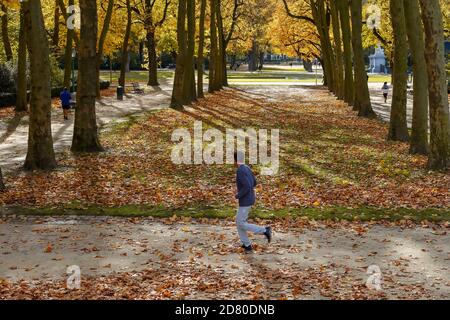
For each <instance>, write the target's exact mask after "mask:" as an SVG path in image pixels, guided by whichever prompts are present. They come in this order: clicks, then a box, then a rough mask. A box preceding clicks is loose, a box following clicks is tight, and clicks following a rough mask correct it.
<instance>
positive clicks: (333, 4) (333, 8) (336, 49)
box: [330, 1, 345, 100]
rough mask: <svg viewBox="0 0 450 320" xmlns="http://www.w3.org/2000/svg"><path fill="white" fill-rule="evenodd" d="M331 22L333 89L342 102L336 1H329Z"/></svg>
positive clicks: (340, 44)
mask: <svg viewBox="0 0 450 320" xmlns="http://www.w3.org/2000/svg"><path fill="white" fill-rule="evenodd" d="M330 12H331V21H332V26H333V39H334V53H335V62H336V63H335V70H336V73H335V87H336V96H337V97H338V99H340V100H344V98H345V92H344V70H343V67H344V58H343V53H342V38H341V24H340V22H339V11H338V8H337V3H336V1H330Z"/></svg>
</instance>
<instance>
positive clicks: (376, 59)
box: [369, 45, 387, 73]
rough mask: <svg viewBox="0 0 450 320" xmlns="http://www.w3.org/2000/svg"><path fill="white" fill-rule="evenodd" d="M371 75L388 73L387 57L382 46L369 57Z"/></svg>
mask: <svg viewBox="0 0 450 320" xmlns="http://www.w3.org/2000/svg"><path fill="white" fill-rule="evenodd" d="M369 59H370V68H369V71H370V72H371V73H387V68H386V55H385V54H384V50H383V48H381V47H380V45H378V46H377V48H376V49H375V53H374V54H372V55H370V56H369Z"/></svg>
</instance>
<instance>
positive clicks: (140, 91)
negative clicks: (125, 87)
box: [132, 82, 144, 94]
mask: <svg viewBox="0 0 450 320" xmlns="http://www.w3.org/2000/svg"><path fill="white" fill-rule="evenodd" d="M132 84H133V93H137V94H144V89H142V88H141V87H140V85H139V82H133V83H132Z"/></svg>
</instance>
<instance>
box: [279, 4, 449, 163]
mask: <svg viewBox="0 0 450 320" xmlns="http://www.w3.org/2000/svg"><path fill="white" fill-rule="evenodd" d="M282 1H283V3H284V7H285V10H286V12H287V14H288V16H289V17H291V18H294V19H297V20H301V21H303V22H304V23H307V24H310V25H311V26H314V27H315V29H316V30H315V31H316V35H317V39H318V41H319V45H316V46H315V47H320V51H319V54H316V56H317V58H319V60H320V61H321V63H322V66H323V68H324V78H325V84H326V85H327V86H328V88H329V89H330V91H331V92H333V93H335V94H336V96H337V98H338V99H341V100H344V101H345V102H347V103H348V104H350V105H352V106H353V108H354V110H355V111H357V112H358V115H359V116H362V117H369V118H373V117H375V113H374V111H373V109H372V105H371V100H370V93H369V88H368V76H367V72H366V69H365V62H364V51H363V38H362V35H363V34H364V33H363V25H364V24H367V25H369V24H370V25H372V26H371V27H370V29H371V32H372V34H373V35H374V36H375V37H376V39H377V40H379V41H381V42H382V43H383V45H386V46H388V47H391V48H388V49H391V50H390V51H391V52H392V56H391V58H390V59H389V60H390V63H391V68H392V69H393V97H392V106H391V118H390V128H389V135H388V139H389V140H394V141H409V142H410V152H411V153H417V154H424V155H428V156H429V167H430V168H432V169H445V168H448V167H449V166H450V140H449V137H450V136H449V134H450V127H449V106H448V95H447V84H446V68H445V53H444V41H445V38H444V23H443V19H442V17H443V14H442V10H441V4H440V1H439V0H390V1H389V16H390V26H391V30H392V42H391V43H388V41H386V39H385V38H383V36H382V35H381V34H380V32H379V30H378V29H377V24H376V23H373V22H372V21H367V20H365V19H363V14H362V13H363V1H362V0H336V1H329V0H302V1H289V0H282ZM374 3H375V4H376V3H377V2H374ZM380 6H381V4H380ZM446 6H448V4H446ZM380 12H381V10H380ZM381 18H382V17H381V16H380V17H375V19H381ZM366 29H368V28H367V27H366ZM300 42H301V40H297V41H294V42H293V43H292V44H296V45H297V44H299V43H300ZM310 42H311V41H310ZM300 47H304V45H302V46H300ZM409 54H410V55H411V57H412V60H413V73H414V79H415V81H414V87H413V92H414V103H413V121H412V128H411V134H410V132H409V130H408V126H407V108H406V106H407V80H408V74H407V71H408V69H407V68H408V65H407V61H408V55H409Z"/></svg>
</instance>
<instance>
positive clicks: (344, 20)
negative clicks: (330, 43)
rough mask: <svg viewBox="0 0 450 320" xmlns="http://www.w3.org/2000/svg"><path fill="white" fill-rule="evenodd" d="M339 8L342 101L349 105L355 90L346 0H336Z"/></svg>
mask: <svg viewBox="0 0 450 320" xmlns="http://www.w3.org/2000/svg"><path fill="white" fill-rule="evenodd" d="M337 6H338V9H339V18H340V22H341V29H342V42H343V46H344V53H343V55H344V71H345V80H344V101H345V102H347V103H348V104H349V105H353V101H354V97H355V90H354V85H353V59H352V55H353V53H352V43H351V30H350V14H349V9H350V8H349V2H348V0H337Z"/></svg>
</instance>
